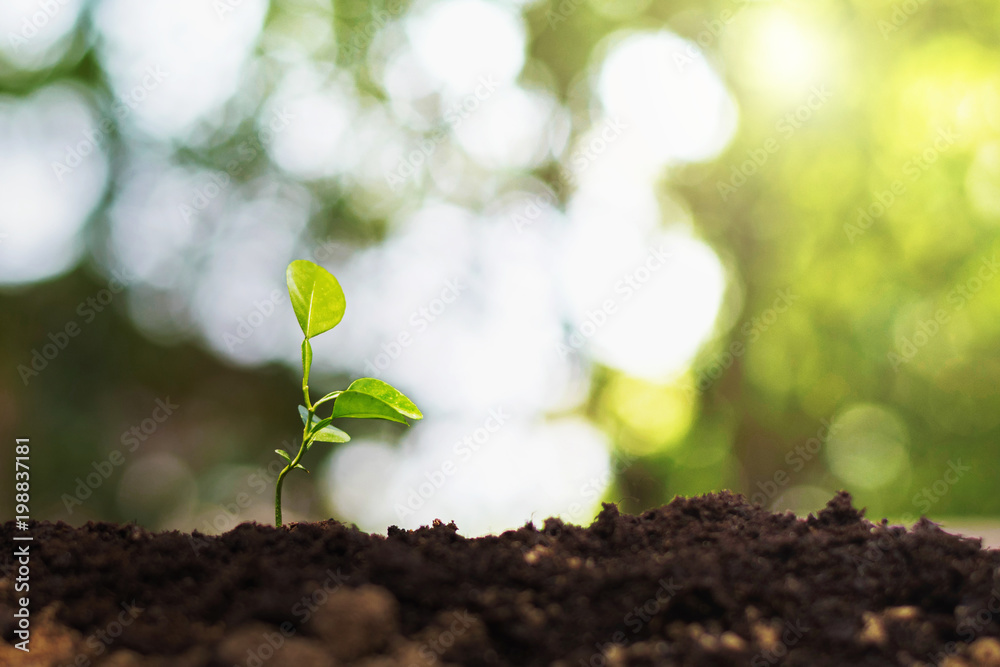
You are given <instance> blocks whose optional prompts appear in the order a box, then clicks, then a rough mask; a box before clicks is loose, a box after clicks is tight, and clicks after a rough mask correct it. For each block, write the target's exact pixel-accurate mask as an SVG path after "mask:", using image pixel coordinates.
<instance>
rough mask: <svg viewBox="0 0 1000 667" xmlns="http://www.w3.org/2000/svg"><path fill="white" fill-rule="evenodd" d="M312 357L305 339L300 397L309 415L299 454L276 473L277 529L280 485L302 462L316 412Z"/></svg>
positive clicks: (276, 524) (303, 342)
mask: <svg viewBox="0 0 1000 667" xmlns="http://www.w3.org/2000/svg"><path fill="white" fill-rule="evenodd" d="M312 356H313V355H312V345H310V344H309V339H308V338H306V339H305V340H304V341H302V397H303V398H304V399H305V404H306V410H308V411H309V414H307V415H306V423H305V425H304V426H303V427H302V444H301V445H299V452H298V454H296V455H295V458H294V459H292V461H291V462H290V463H289V464H288V465H286V466H285V468H284V469H283V470H282V471H281V472H280V473H278V481H277V482H275V484H274V525H275V526H277V527H279V528H280V527H281V484H282V482H284V481H285V475H287V474H288V471H290V470H291V469H292V468H294V467H295V466H296V465H298V463H299V461H301V460H302V455H303V454H305V453H306V449H307V448H308V446H309V427H311V426H312V419H313V415H314V414H315V412H316V408H315V406H313V404H312V401H311V400H310V399H309V370H310V368H311V366H312Z"/></svg>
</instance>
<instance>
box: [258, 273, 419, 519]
mask: <svg viewBox="0 0 1000 667" xmlns="http://www.w3.org/2000/svg"><path fill="white" fill-rule="evenodd" d="M286 280H287V282H288V296H290V297H291V299H292V309H293V310H294V311H295V317H296V318H297V319H298V321H299V326H300V327H301V328H302V334H303V335H304V336H305V339H304V340H303V341H302V398H303V399H304V400H305V405H300V406H299V415H300V416H301V417H302V444H301V445H300V446H299V451H298V453H297V454H296V455H295V457H294V458H293V457H292V455H291V454H289V453H288V452H286V451H285V450H283V449H276V450H274V451H275V452H276V453H277V454H278V455H279V456H281V458H283V459H285V460H286V461H287V462H288V465H286V466H285V468H284V469H283V470H282V471H281V472H280V473H279V474H278V481H277V483H276V484H275V490H274V523H275V525H277V526H280V525H281V484H282V482H284V480H285V475H287V474H288V473H289V471H291V470H294V469H296V468H298V469H299V470H306V469H305V467H303V465H302V463H301V461H302V457H303V456H304V455H305V453H306V452H307V451H309V449H310V448H311V447H312V446H313V445H314V444H315V443H317V442H330V443H338V442H347V441H349V440H350V439H351V436H349V435H347V433H345V432H343V431H341V430H340V429H339V428H337V427H336V426H333V425H332V424H331V422H332V421H333V420H334V419H339V418H341V417H355V418H361V419H386V420H388V421H393V422H399V423H400V424H407V425H408V424H409V422H407V421H406V418H407V417H409V418H410V419H423V414H421V413H420V410H419V409H418V408H417V406H416V405H414V404H413V401H411V400H410V399H408V398H407V397H406V396H404V395H403V394H402V393H401V392H400V391H399V390H398V389H396V388H394V387H392V386H391V385H389V384H386V383H385V382H382V381H381V380H376V379H375V378H361V379H360V380H355V381H354V382H352V383H351V385H350V386H349V387H348V388H347V389H343V390H341V391H333V392H330V393H329V394H327V395H326V396H324V397H323V398H321V399H319V400H318V401H316V402H315V403H313V402H312V400H311V399H310V397H309V369H310V367H311V366H312V356H313V351H312V344H311V343H310V342H309V340H310V339H312V338H315V337H316V336H318V335H320V334H321V333H324V332H327V331H329V330H330V329H332V328H334V327H335V326H337V325H338V324H340V320H342V319H343V318H344V308H345V307H346V306H347V302H346V300H345V299H344V290H343V289H341V287H340V283H339V282H337V279H336V278H334V276H333V274H332V273H330V272H329V271H327V270H326V269H324V268H323V267H321V266H317V265H316V264H313V263H312V262H310V261H308V260H305V259H297V260H295V261H294V262H292V263H291V264H289V265H288V271H287V272H286ZM327 403H329V406H328V407H330V408H331V410H330V416H329V417H326V418H325V419H323V418H320V416H319V415H318V414H316V410H317V409H318V408H319V407H320V406H321V405H324V404H327ZM306 472H309V471H308V470H306Z"/></svg>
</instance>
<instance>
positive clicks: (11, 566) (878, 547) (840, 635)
mask: <svg viewBox="0 0 1000 667" xmlns="http://www.w3.org/2000/svg"><path fill="white" fill-rule="evenodd" d="M28 532H29V533H30V534H31V535H33V536H34V541H33V542H32V543H31V544H32V546H31V565H30V592H29V593H28V595H30V612H31V616H30V619H31V639H30V644H29V646H30V648H31V652H30V653H24V652H22V651H20V650H17V649H16V648H14V644H15V643H16V642H17V641H19V638H18V637H17V636H16V634H15V630H16V629H17V627H18V626H17V620H18V619H16V618H15V617H14V611H15V609H17V607H16V605H17V598H18V597H19V596H21V595H23V593H15V591H14V579H15V577H16V572H15V569H16V568H15V566H16V563H15V561H14V559H13V558H12V553H11V552H12V551H13V550H12V549H9V550H5V553H4V554H3V556H0V572H2V573H3V574H4V575H5V576H4V578H3V579H0V631H2V632H0V634H2V638H3V641H0V663H2V664H4V665H45V666H49V665H60V666H62V665H74V666H76V667H85V666H87V665H115V666H125V665H164V666H174V665H178V666H180V665H191V666H194V665H220V666H222V665H225V666H230V665H243V666H246V667H255V666H256V667H260V666H262V665H269V666H273V667H280V666H284V665H289V666H296V667H297V666H302V667H309V666H310V665H324V666H326V665H354V666H365V667H397V666H398V667H429V666H431V665H434V666H447V665H484V666H486V665H489V666H494V665H516V666H522V665H523V666H533V665H555V666H562V667H588V666H593V667H602V666H609V667H610V666H620V665H628V666H639V665H642V666H647V665H650V666H652V665H685V666H687V665H691V666H694V665H697V666H703V665H705V666H712V665H751V666H752V667H758V666H768V665H777V664H781V665H789V666H792V665H801V666H806V665H808V666H810V667H817V666H823V665H857V666H865V665H871V666H875V665H946V666H947V667H961V666H963V665H976V666H991V665H998V666H1000V642H998V640H997V638H998V637H1000V551H997V550H989V549H983V548H981V545H980V543H979V541H978V540H972V539H967V538H961V537H957V536H954V535H950V534H947V533H945V532H943V531H941V530H940V529H939V528H938V527H937V526H936V525H934V524H933V523H931V522H929V521H926V520H925V521H922V522H921V523H919V524H917V525H916V526H915V527H914V528H912V529H910V530H906V529H904V528H902V527H895V526H889V525H888V524H887V523H885V522H882V523H880V524H873V523H871V522H869V521H867V520H865V519H864V518H863V512H861V511H858V510H856V509H854V508H853V507H852V505H851V499H850V496H848V495H847V494H845V493H841V494H839V495H837V496H836V497H835V498H833V499H832V500H831V501H830V503H829V504H828V505H827V507H826V508H825V509H824V510H822V511H821V512H819V513H818V514H817V515H816V516H812V515H810V516H809V517H808V518H806V519H798V518H796V517H794V516H793V515H791V514H773V513H771V512H768V511H767V510H764V509H762V508H760V507H759V506H756V505H750V504H748V503H747V501H746V500H745V499H744V498H743V497H742V496H739V495H736V494H730V493H720V494H712V495H708V496H702V497H696V498H678V499H676V500H674V501H673V502H671V503H670V504H668V505H665V506H663V507H661V508H658V509H655V510H650V511H647V512H645V513H643V514H641V515H639V516H628V515H621V514H619V512H618V510H617V508H616V507H615V506H614V505H611V504H606V505H604V509H603V511H602V512H601V513H600V515H599V516H598V517H597V519H596V520H595V521H594V523H593V524H592V525H591V526H590V527H588V528H582V527H578V526H573V525H568V524H564V523H563V522H561V521H560V520H558V519H548V520H546V521H545V523H544V525H543V526H542V527H541V528H539V527H536V526H534V525H532V524H528V525H526V526H524V527H523V528H520V529H519V530H516V531H509V532H506V533H503V534H502V535H499V536H490V537H481V538H475V539H466V538H463V537H461V536H460V535H459V534H458V528H457V527H456V526H455V525H454V524H447V525H445V524H443V523H441V522H435V524H434V525H433V526H430V527H425V528H421V529H419V530H414V531H406V530H400V529H397V528H390V529H389V531H388V535H386V536H380V535H369V534H366V533H363V532H361V531H359V530H357V529H356V528H355V527H352V526H347V525H344V524H341V523H338V522H336V521H325V522H321V523H299V524H293V525H291V526H288V527H285V528H281V529H276V528H274V527H272V526H263V525H257V524H249V523H247V524H242V525H240V526H238V527H237V528H235V529H234V530H232V531H230V532H228V533H225V534H223V535H220V536H215V537H209V536H204V535H200V534H198V533H197V532H196V533H194V534H186V533H178V532H164V533H152V532H148V531H146V530H143V529H141V528H139V527H137V526H134V525H118V524H107V523H88V524H87V525H85V526H82V527H79V528H74V527H71V526H68V525H66V524H63V523H48V522H37V523H32V524H31V526H30V529H29V531H28ZM18 534H21V535H23V534H24V533H23V532H19V533H18ZM14 535H15V526H14V524H13V523H7V524H4V526H3V540H4V543H5V544H8V545H19V544H23V543H21V542H14V541H13V540H12V538H13V536H14Z"/></svg>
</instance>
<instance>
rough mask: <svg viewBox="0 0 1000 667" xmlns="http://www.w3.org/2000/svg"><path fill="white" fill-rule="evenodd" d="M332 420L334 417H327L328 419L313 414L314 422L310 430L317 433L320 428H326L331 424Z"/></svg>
mask: <svg viewBox="0 0 1000 667" xmlns="http://www.w3.org/2000/svg"><path fill="white" fill-rule="evenodd" d="M332 421H333V418H332V417H327V418H326V419H320V418H319V417H317V416H316V415H313V423H312V426H310V427H309V432H310V433H315V432H316V431H319V430H320V429H323V428H326V427H327V426H329V425H330V422H332Z"/></svg>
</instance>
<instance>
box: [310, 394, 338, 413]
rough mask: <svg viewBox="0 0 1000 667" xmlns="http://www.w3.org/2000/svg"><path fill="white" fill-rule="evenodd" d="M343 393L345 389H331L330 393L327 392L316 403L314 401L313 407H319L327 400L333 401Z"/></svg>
mask: <svg viewBox="0 0 1000 667" xmlns="http://www.w3.org/2000/svg"><path fill="white" fill-rule="evenodd" d="M343 393H344V392H343V391H331V392H330V393H329V394H327V395H326V396H324V397H323V398H321V399H319V400H318V401H316V402H315V403H313V409H316V408H318V407H319V406H321V405H322V404H324V403H326V402H327V401H332V400H333V399H335V398H337V397H338V396H340V395H341V394H343Z"/></svg>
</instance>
